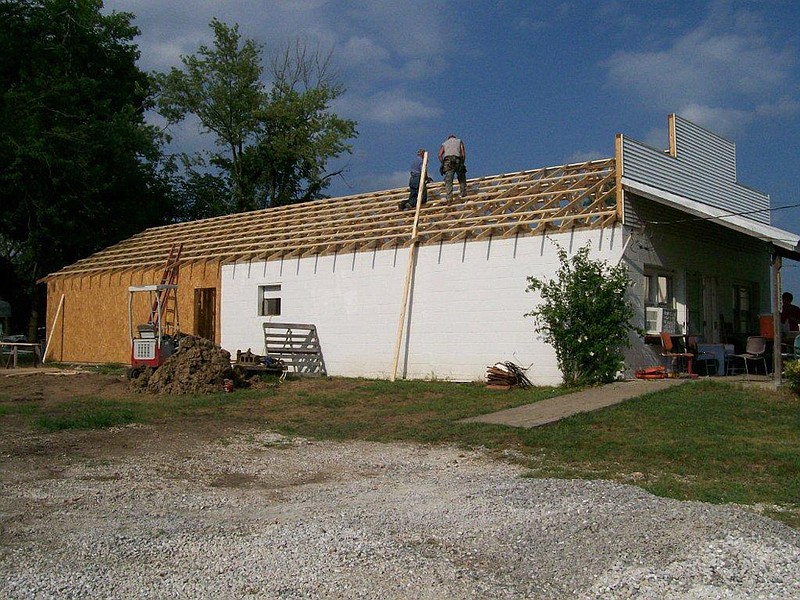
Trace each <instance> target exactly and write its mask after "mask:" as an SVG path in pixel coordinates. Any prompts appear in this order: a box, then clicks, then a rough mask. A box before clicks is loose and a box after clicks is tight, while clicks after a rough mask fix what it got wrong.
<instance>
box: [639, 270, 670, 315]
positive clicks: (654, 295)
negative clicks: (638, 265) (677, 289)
mask: <svg viewBox="0 0 800 600" xmlns="http://www.w3.org/2000/svg"><path fill="white" fill-rule="evenodd" d="M644 293H645V296H644V303H645V306H657V307H660V308H672V307H673V300H674V298H673V295H672V275H671V274H667V273H647V272H646V273H645V275H644Z"/></svg>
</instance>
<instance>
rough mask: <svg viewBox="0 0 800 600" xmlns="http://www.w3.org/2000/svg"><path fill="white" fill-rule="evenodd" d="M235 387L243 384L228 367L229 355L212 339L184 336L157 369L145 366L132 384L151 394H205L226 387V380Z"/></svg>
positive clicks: (220, 390)
mask: <svg viewBox="0 0 800 600" xmlns="http://www.w3.org/2000/svg"><path fill="white" fill-rule="evenodd" d="M226 379H228V380H230V381H232V382H233V386H234V387H240V386H241V385H245V382H244V381H241V378H240V377H237V375H236V374H235V373H234V371H233V368H232V367H231V355H230V353H229V352H228V351H227V350H223V349H222V348H220V347H219V346H216V345H214V343H213V342H211V341H209V340H206V339H203V338H199V337H194V336H183V337H181V339H180V343H179V346H178V350H177V352H175V353H174V354H173V355H172V356H170V357H169V358H167V359H166V360H165V361H164V364H162V365H161V366H160V367H158V368H157V369H155V370H153V369H151V368H147V369H145V370H144V372H143V373H142V374H141V375H140V376H139V377H137V378H136V379H133V380H131V386H132V387H133V389H135V390H136V391H141V392H147V393H150V394H208V393H214V392H222V391H224V390H225V380H226Z"/></svg>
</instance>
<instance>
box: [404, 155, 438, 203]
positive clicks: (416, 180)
mask: <svg viewBox="0 0 800 600" xmlns="http://www.w3.org/2000/svg"><path fill="white" fill-rule="evenodd" d="M424 156H425V148H420V149H419V150H417V155H416V156H415V157H414V162H413V163H411V176H410V177H409V179H408V200H403V201H402V202H401V203H400V210H405V209H407V208H414V207H415V206H416V205H417V196H418V195H419V185H420V183H421V182H422V159H423V157H424ZM431 181H433V178H431V177H429V176H428V173H427V169H426V173H425V184H427V183H430V182H431ZM427 201H428V186H427V185H423V187H422V203H423V204H425V203H426V202H427Z"/></svg>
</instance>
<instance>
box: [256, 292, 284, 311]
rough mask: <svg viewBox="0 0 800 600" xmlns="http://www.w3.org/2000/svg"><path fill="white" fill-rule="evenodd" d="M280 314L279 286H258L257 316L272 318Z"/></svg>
mask: <svg viewBox="0 0 800 600" xmlns="http://www.w3.org/2000/svg"><path fill="white" fill-rule="evenodd" d="M279 314H281V286H280V284H273V285H260V286H258V316H260V317H272V316H276V315H279Z"/></svg>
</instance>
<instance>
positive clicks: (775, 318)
mask: <svg viewBox="0 0 800 600" xmlns="http://www.w3.org/2000/svg"><path fill="white" fill-rule="evenodd" d="M781 265H782V259H781V257H780V256H779V255H778V254H777V253H775V254H773V255H772V336H773V337H772V377H773V379H774V381H775V387H780V385H781V377H782V374H783V373H782V372H783V357H782V356H781V350H782V348H781V337H782V336H781Z"/></svg>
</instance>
